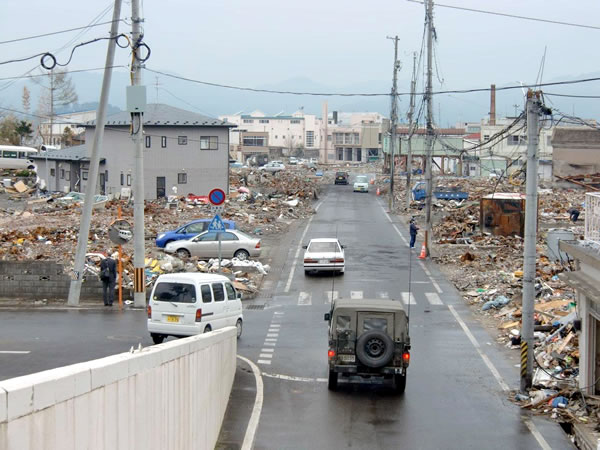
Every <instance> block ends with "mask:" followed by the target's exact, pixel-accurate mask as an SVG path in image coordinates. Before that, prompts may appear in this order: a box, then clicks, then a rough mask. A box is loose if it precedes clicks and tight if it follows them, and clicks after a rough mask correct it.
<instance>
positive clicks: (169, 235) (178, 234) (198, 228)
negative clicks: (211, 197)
mask: <svg viewBox="0 0 600 450" xmlns="http://www.w3.org/2000/svg"><path fill="white" fill-rule="evenodd" d="M222 220H223V223H224V224H225V228H226V229H228V230H235V222H234V221H233V220H228V219H222ZM211 221H212V219H198V220H193V221H192V222H189V223H186V224H185V225H183V226H181V227H179V228H177V229H175V230H171V231H165V232H164V233H160V234H159V235H158V236H157V237H156V246H157V247H158V248H164V247H165V245H167V244H168V243H169V242H174V241H179V240H182V239H191V238H193V237H194V236H197V235H198V234H200V233H202V232H204V231H206V230H208V226H209V225H210V222H211Z"/></svg>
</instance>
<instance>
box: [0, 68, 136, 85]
mask: <svg viewBox="0 0 600 450" xmlns="http://www.w3.org/2000/svg"><path fill="white" fill-rule="evenodd" d="M128 67H129V66H124V65H118V66H110V67H109V69H115V68H124V69H127V68H128ZM93 70H104V67H94V68H90V69H78V70H69V74H72V73H78V72H91V71H93ZM47 76H48V74H47V73H40V74H39V75H26V76H23V75H21V76H18V77H5V78H0V81H4V80H21V79H23V78H39V77H47Z"/></svg>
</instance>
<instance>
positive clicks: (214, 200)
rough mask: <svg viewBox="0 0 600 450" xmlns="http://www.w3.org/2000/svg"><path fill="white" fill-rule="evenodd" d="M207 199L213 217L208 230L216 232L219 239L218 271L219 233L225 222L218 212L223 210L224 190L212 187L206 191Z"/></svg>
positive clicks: (222, 230) (220, 254)
mask: <svg viewBox="0 0 600 450" xmlns="http://www.w3.org/2000/svg"><path fill="white" fill-rule="evenodd" d="M208 201H209V202H210V203H211V204H212V205H213V210H214V212H215V217H213V220H212V221H211V222H210V224H209V225H208V231H209V232H211V231H212V232H216V233H217V240H218V241H219V272H221V256H222V253H221V233H223V232H225V224H224V223H223V220H221V217H220V216H219V214H218V213H219V212H223V203H225V192H224V191H223V190H222V189H213V190H212V191H210V192H209V193H208Z"/></svg>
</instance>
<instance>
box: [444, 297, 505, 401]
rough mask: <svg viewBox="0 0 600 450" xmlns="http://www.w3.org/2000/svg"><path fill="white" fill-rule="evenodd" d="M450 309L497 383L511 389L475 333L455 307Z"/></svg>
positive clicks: (449, 307) (503, 387) (449, 306)
mask: <svg viewBox="0 0 600 450" xmlns="http://www.w3.org/2000/svg"><path fill="white" fill-rule="evenodd" d="M448 309H449V310H450V312H451V313H452V315H453V316H454V318H455V319H456V321H457V322H458V324H459V325H460V327H461V328H462V329H463V331H464V332H465V334H466V335H467V337H468V338H469V340H470V341H471V344H473V347H475V350H477V353H479V356H481V359H483V362H484V363H485V365H486V366H487V368H488V369H489V370H490V372H492V375H494V378H495V379H496V381H497V382H498V384H499V385H500V387H501V388H502V390H503V391H508V390H509V387H508V385H507V384H506V383H505V382H504V379H503V378H502V375H500V372H498V369H496V366H494V364H492V362H491V361H490V359H489V358H488V357H487V355H486V354H485V353H483V351H481V347H480V345H479V342H477V340H476V339H475V336H473V333H471V330H469V327H467V324H466V323H465V322H463V320H462V319H461V317H460V316H459V315H458V313H457V312H456V310H455V309H454V306H452V305H448Z"/></svg>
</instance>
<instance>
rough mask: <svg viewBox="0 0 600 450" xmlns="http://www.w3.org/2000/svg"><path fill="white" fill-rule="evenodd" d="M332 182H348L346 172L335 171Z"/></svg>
mask: <svg viewBox="0 0 600 450" xmlns="http://www.w3.org/2000/svg"><path fill="white" fill-rule="evenodd" d="M334 184H348V172H336V173H335V181H334Z"/></svg>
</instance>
